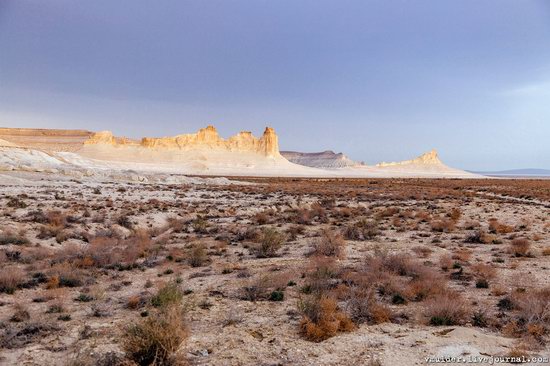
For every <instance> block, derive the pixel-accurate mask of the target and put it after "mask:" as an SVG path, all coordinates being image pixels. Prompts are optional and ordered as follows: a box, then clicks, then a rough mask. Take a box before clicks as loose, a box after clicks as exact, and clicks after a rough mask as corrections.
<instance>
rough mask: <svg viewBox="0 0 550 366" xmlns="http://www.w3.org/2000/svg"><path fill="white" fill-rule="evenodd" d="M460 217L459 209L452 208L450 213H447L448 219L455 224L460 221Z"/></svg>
mask: <svg viewBox="0 0 550 366" xmlns="http://www.w3.org/2000/svg"><path fill="white" fill-rule="evenodd" d="M461 216H462V210H460V208H458V207H455V208H453V209H452V210H451V212H450V213H449V217H450V218H451V220H453V221H454V222H457V221H458V220H460V217H461Z"/></svg>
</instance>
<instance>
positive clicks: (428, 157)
mask: <svg viewBox="0 0 550 366" xmlns="http://www.w3.org/2000/svg"><path fill="white" fill-rule="evenodd" d="M409 164H416V165H437V164H443V163H442V162H441V160H439V156H438V154H437V151H436V150H435V149H433V150H432V151H430V152H427V153H425V154H422V155H420V156H419V157H417V158H415V159H412V160H405V161H399V162H392V163H386V162H382V163H379V164H376V166H377V167H385V166H398V165H409Z"/></svg>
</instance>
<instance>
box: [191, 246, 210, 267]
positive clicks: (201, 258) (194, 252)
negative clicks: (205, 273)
mask: <svg viewBox="0 0 550 366" xmlns="http://www.w3.org/2000/svg"><path fill="white" fill-rule="evenodd" d="M208 260H209V258H208V253H207V251H206V246H205V245H204V244H203V243H197V244H195V245H193V246H192V247H191V248H189V249H188V251H187V261H188V262H189V265H190V266H191V267H201V266H203V265H204V264H205V263H206V262H207V261H208Z"/></svg>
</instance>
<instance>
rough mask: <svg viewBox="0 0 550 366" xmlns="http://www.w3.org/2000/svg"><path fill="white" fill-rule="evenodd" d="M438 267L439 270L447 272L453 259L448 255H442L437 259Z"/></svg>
mask: <svg viewBox="0 0 550 366" xmlns="http://www.w3.org/2000/svg"><path fill="white" fill-rule="evenodd" d="M439 266H440V267H441V269H442V270H443V271H445V272H447V271H448V270H449V269H451V268H452V266H453V258H452V257H451V255H450V254H444V255H442V256H441V258H439Z"/></svg>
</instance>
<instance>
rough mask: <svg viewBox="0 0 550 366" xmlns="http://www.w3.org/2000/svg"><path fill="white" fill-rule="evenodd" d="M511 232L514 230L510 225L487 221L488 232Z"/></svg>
mask: <svg viewBox="0 0 550 366" xmlns="http://www.w3.org/2000/svg"><path fill="white" fill-rule="evenodd" d="M512 231H514V228H513V227H512V226H510V225H505V224H502V223H500V222H498V220H497V219H490V220H489V232H491V233H493V234H508V233H511V232H512Z"/></svg>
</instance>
